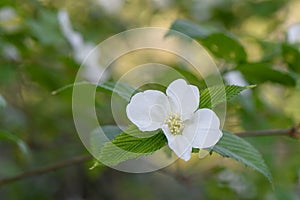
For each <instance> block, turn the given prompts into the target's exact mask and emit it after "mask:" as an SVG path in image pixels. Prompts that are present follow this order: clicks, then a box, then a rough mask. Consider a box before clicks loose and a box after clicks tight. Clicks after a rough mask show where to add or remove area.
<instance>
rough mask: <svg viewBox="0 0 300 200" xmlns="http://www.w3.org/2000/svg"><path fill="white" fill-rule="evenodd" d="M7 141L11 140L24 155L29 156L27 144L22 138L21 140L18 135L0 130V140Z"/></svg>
mask: <svg viewBox="0 0 300 200" xmlns="http://www.w3.org/2000/svg"><path fill="white" fill-rule="evenodd" d="M1 140H3V141H8V142H12V143H14V144H16V145H17V146H18V147H19V149H20V151H21V152H22V153H23V154H24V155H25V156H29V150H28V148H27V145H26V144H25V142H24V141H23V140H21V139H20V138H19V137H17V136H15V135H13V134H10V133H7V132H4V131H0V141H1Z"/></svg>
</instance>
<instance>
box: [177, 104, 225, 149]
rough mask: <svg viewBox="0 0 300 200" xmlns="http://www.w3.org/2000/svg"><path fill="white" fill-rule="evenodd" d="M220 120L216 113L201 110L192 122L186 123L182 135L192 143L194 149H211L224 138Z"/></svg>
mask: <svg viewBox="0 0 300 200" xmlns="http://www.w3.org/2000/svg"><path fill="white" fill-rule="evenodd" d="M222 134H223V133H222V131H221V130H220V120H219V118H218V116H217V115H216V114H215V113H214V111H212V110H210V109H206V108H205V109H200V110H198V111H197V112H196V113H195V114H194V115H193V117H192V119H191V120H188V121H186V122H185V127H184V129H183V133H182V135H185V136H186V137H188V138H189V140H190V141H191V142H192V144H193V145H192V146H193V147H194V148H209V147H212V146H214V145H215V144H216V143H217V142H218V141H219V140H220V138H221V137H222Z"/></svg>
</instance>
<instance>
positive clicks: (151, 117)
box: [126, 90, 170, 131]
mask: <svg viewBox="0 0 300 200" xmlns="http://www.w3.org/2000/svg"><path fill="white" fill-rule="evenodd" d="M126 113H127V117H128V118H129V119H130V121H131V122H132V123H134V124H135V125H136V126H137V127H138V128H139V129H140V130H141V131H154V130H157V129H159V128H161V127H162V125H163V123H164V122H165V120H166V118H167V115H168V114H169V113H170V104H169V100H168V98H167V96H166V95H165V94H164V93H162V92H160V91H156V90H146V91H144V92H140V93H137V94H135V95H134V96H133V97H132V98H131V101H130V103H129V104H128V105H127V107H126Z"/></svg>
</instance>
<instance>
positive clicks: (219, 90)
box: [200, 85, 255, 108]
mask: <svg viewBox="0 0 300 200" xmlns="http://www.w3.org/2000/svg"><path fill="white" fill-rule="evenodd" d="M253 87H255V86H253V85H250V86H237V85H225V86H224V85H220V86H215V87H209V88H206V89H204V90H201V91H200V108H213V107H215V106H216V105H218V104H220V103H222V102H225V101H229V100H230V99H232V98H233V97H235V96H237V95H239V94H240V93H241V92H242V91H243V90H245V89H249V88H253Z"/></svg>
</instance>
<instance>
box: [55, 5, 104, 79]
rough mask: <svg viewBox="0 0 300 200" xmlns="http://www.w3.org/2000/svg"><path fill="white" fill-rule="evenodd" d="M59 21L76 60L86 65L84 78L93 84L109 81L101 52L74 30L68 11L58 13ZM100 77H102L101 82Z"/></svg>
mask: <svg viewBox="0 0 300 200" xmlns="http://www.w3.org/2000/svg"><path fill="white" fill-rule="evenodd" d="M58 21H59V24H60V28H61V30H62V32H63V34H64V36H65V38H66V39H67V40H68V42H69V43H70V45H71V46H72V49H73V52H74V59H75V60H76V61H77V62H78V63H80V64H81V63H83V65H84V66H83V67H84V71H83V72H84V74H83V76H84V78H85V79H87V80H88V81H90V82H92V83H98V81H100V82H102V81H105V80H107V78H108V74H107V72H106V71H104V67H103V66H101V64H100V63H99V61H100V51H99V49H98V48H97V46H96V45H94V44H93V43H90V42H84V40H83V37H82V35H81V34H80V33H78V32H76V31H74V30H73V28H72V25H71V23H70V19H69V15H68V13H67V11H65V10H60V11H59V12H58ZM99 75H101V79H100V80H99Z"/></svg>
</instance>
